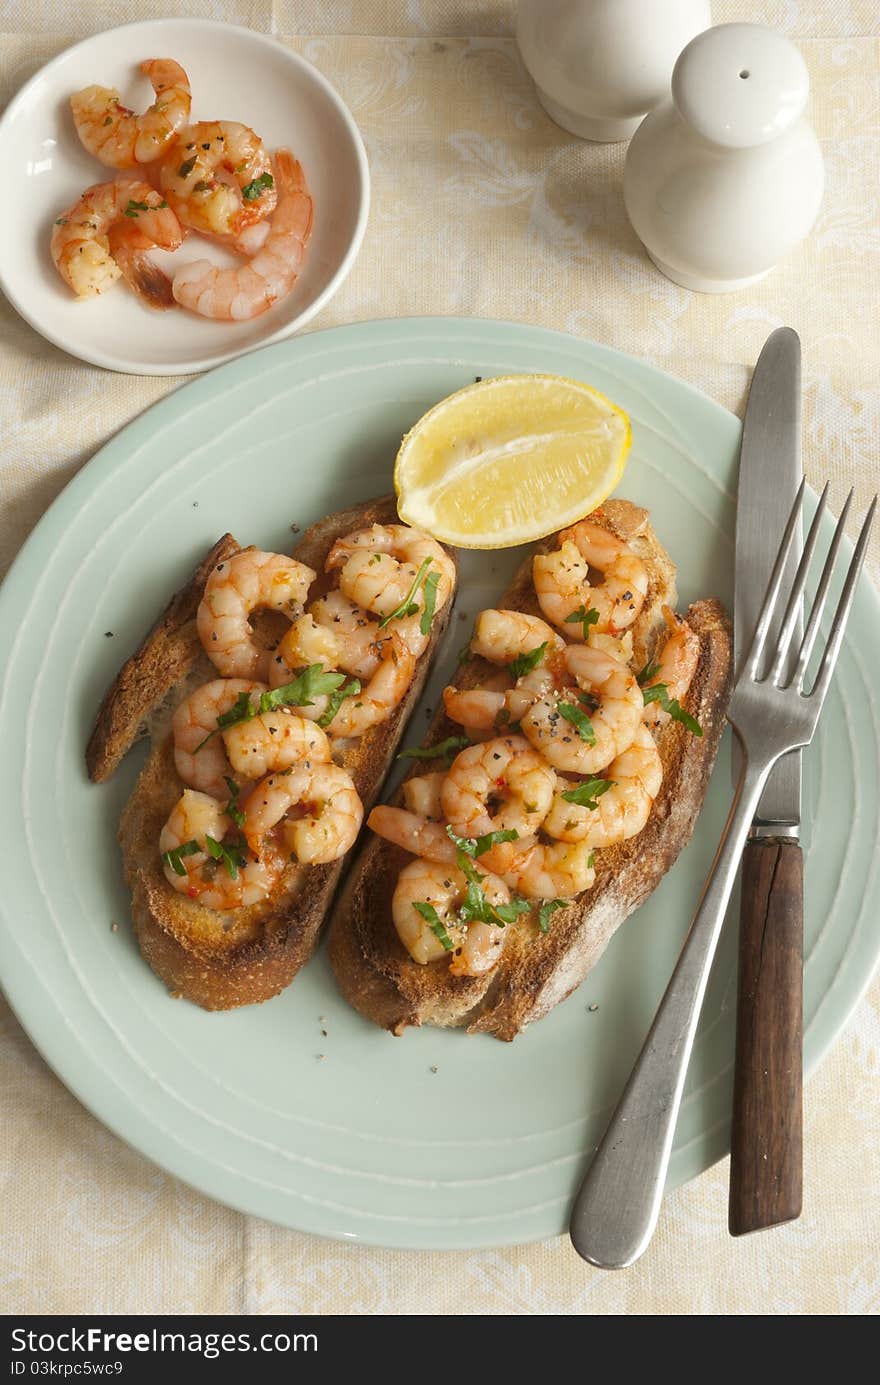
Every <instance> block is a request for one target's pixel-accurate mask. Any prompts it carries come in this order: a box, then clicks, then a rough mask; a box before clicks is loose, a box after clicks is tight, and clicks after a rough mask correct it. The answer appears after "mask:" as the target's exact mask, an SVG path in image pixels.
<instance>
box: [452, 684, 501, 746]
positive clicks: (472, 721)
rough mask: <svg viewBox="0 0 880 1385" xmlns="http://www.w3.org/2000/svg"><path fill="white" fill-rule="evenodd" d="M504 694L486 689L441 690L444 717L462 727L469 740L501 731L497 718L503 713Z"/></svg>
mask: <svg viewBox="0 0 880 1385" xmlns="http://www.w3.org/2000/svg"><path fill="white" fill-rule="evenodd" d="M504 699H505V694H504V693H503V692H492V691H490V690H489V689H488V688H466V689H465V690H464V691H460V690H459V689H458V688H444V689H443V706H444V709H445V711H446V715H447V716H448V717H449V718H450V719H451V720H452V721H457V722H458V724H459V725H460V726H463V727H464V729H465V730H466V731H467V733H468V735H469V736H470V737H471V739H475V738H476V737H478V736H483V735H485V734H486V733H487V732H488V733H490V734H493V735H494V734H497V732H498V731H500V730H501V729H502V726H501V722H499V720H498V718H499V716H500V715H501V714H502V713H503V712H504V711H505V700H504Z"/></svg>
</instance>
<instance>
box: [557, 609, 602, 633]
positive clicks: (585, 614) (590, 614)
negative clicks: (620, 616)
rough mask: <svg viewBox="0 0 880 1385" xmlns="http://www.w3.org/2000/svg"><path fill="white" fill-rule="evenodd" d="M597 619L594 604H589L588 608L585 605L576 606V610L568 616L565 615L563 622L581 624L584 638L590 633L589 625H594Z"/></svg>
mask: <svg viewBox="0 0 880 1385" xmlns="http://www.w3.org/2000/svg"><path fill="white" fill-rule="evenodd" d="M598 619H599V612H598V611H597V610H596V608H595V607H594V606H591V607H590V608H589V610H588V609H587V607H586V606H578V608H577V610H576V611H572V613H571V615H570V616H566V617H565V624H566V625H582V626H583V631H584V639H586V638H587V636H588V634H589V633H590V626H591V625H595V624H596V622H597V620H598Z"/></svg>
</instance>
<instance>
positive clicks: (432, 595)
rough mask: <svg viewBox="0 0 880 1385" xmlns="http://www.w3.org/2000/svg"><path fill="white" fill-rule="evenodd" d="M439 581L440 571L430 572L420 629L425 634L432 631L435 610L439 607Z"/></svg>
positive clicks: (426, 582) (427, 578)
mask: <svg viewBox="0 0 880 1385" xmlns="http://www.w3.org/2000/svg"><path fill="white" fill-rule="evenodd" d="M439 583H440V574H439V572H429V573H428V575H427V577H426V578H425V590H424V605H423V607H422V618H421V620H420V621H419V629H420V631H421V632H422V634H423V635H429V634H430V633H431V621H432V620H433V619H434V611H435V609H436V607H437V587H438V586H439Z"/></svg>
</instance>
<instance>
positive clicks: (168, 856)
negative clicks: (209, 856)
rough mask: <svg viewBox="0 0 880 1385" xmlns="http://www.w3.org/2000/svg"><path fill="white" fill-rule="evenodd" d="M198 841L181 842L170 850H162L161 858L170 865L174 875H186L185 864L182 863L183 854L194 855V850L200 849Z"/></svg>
mask: <svg viewBox="0 0 880 1385" xmlns="http://www.w3.org/2000/svg"><path fill="white" fill-rule="evenodd" d="M201 849H202V848H201V847H200V846H199V844H198V842H183V843H182V844H181V845H180V846H175V847H173V848H172V850H171V851H163V852H162V860H163V861H164V862H165V864H166V865H168V866H170V867H171V869H172V870H173V871H174V874H175V875H186V866H185V865H184V864H183V859H182V858H183V857H184V856H195V854H196V852H198V851H201Z"/></svg>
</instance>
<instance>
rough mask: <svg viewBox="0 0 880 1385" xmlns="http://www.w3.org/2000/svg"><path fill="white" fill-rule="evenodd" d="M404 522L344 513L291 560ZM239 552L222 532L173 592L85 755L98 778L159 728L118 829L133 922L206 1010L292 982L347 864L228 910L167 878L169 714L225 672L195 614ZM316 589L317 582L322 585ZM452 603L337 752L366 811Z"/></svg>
mask: <svg viewBox="0 0 880 1385" xmlns="http://www.w3.org/2000/svg"><path fill="white" fill-rule="evenodd" d="M396 519H397V509H396V503H395V500H394V497H393V496H383V497H381V498H380V499H378V500H373V501H369V502H367V503H365V504H363V505H357V506H354V507H353V508H351V509H348V510H343V511H340V512H338V513H336V514H332V515H329V516H327V518H325V519H323V520H321V521H320V522H319V523H318V524H315V525H313V526H312V527H311V528H310V529H308V530H306V532H305V533H304V534H303V536H302V538H301V540H300V542H299V544H298V545H297V548H296V550H295V551H294V554H293V556H294V557H296V558H298V559H299V560H300V561H301V562H304V563H307V564H308V565H309V566H310V567H312V568H314V569H315V570H316V571H317V572H319V573H320V572H322V571H323V567H324V561H325V559H326V557H327V554H328V552H329V550H330V547H331V545H332V543H333V542H334V540H335V539H337V538H338V537H339V536H340V535H342V534H345V533H349V532H351V531H352V530H354V529H360V528H363V527H364V526H365V525H370V524H388V523H391V522H395V521H396ZM238 551H240V549H239V545H238V544H237V543H236V542H235V540H234V539H233V538H232V537H231V535H228V534H227V535H225V536H224V538H223V539H221V540H220V541H219V543H218V544H215V546H214V548H213V549H212V550H211V553H210V554H209V555H208V556H207V558H206V559H205V560H204V562H203V563H201V564H200V565H199V567H198V569H197V570H196V572H195V573H194V574H193V577H192V579H191V580H190V581H189V582H188V583H187V584H186V586H185V587H184V588H182V589H181V591H180V592H178V593H177V595H176V596H175V597H173V598H172V600H171V602H170V603H169V605H168V607H167V608H166V610H165V612H164V613H163V615H162V617H161V618H160V620H159V621H158V622H157V624H156V625H155V626H154V627H153V630H152V631H151V632H150V634H149V635H148V636H147V638H146V640H145V641H144V643H143V644H142V645H141V646H140V648H139V649H138V650H137V651H136V653H135V654H133V655H132V657H131V659H129V660H128V661H127V663H126V664H125V665H124V667H123V668H122V669H121V670H120V673H119V675H118V677H117V678H116V680H115V682H114V683H113V685H112V687H111V688H110V690H109V692H108V693H107V696H106V697H105V698H104V701H103V703H102V704H101V709H100V712H99V714H98V721H97V724H96V726H95V730H94V732H93V734H92V737H91V740H90V741H89V747H88V752H87V763H88V769H89V774H90V776H91V777H92V778H93V779H94V780H96V781H100V780H102V779H105V778H107V776H108V775H109V774H111V773H112V771H113V769H114V768H115V767H116V765H117V764H118V763H119V761H120V760H121V759H122V756H123V755H124V754H125V753H126V751H127V750H128V748H129V747H130V745H131V744H133V742H134V741H135V740H136V739H137V738H138V737H139V735H141V734H142V733H143V730H144V728H145V727H146V728H147V729H148V730H149V732H150V734H151V738H152V747H151V751H150V755H149V757H148V760H147V763H146V765H145V766H144V769H143V770H142V772H141V774H140V777H139V778H138V781H137V784H136V785H135V788H134V791H133V793H132V795H131V797H130V798H129V801H128V803H127V804H126V806H125V809H124V810H123V814H122V818H121V822H120V829H119V841H120V845H121V847H122V855H123V865H124V870H125V878H126V881H127V883H128V886H129V888H130V890H131V895H132V919H133V922H134V926H135V932H136V935H137V939H138V943H139V945H140V948H141V951H142V953H143V955H144V957H145V958H146V960H147V961H148V962H149V964H150V966H151V967H152V968H153V970H154V971H155V972H156V973H157V974H158V975H159V976H160V977H161V978H162V980H163V981H164V982H165V983H166V984H167V985H168V987H169V988H170V990H171V991H172V993H173V994H175V995H179V996H183V997H185V998H186V999H188V1000H191V1001H193V1002H194V1003H195V1004H197V1005H200V1006H202V1007H203V1008H204V1009H207V1010H228V1009H232V1008H234V1007H236V1006H240V1005H251V1004H254V1003H256V1002H259V1001H262V1000H266V999H268V998H269V997H270V996H273V995H276V994H277V993H278V992H279V991H280V990H283V989H284V987H285V986H287V985H289V984H290V982H291V981H292V980H293V978H294V976H295V975H296V973H297V972H298V971H299V969H300V967H302V966H303V964H304V963H305V962H306V961H308V959H309V957H310V956H311V955H312V952H313V951H314V949H315V946H316V945H317V941H318V938H319V935H320V931H321V926H322V924H323V921H324V918H325V915H326V913H327V909H328V906H329V904H330V901H331V899H332V896H333V894H334V891H335V889H336V886H337V883H338V881H339V877H340V874H341V873H342V870H343V866H344V861H342V860H340V861H335V862H333V863H332V864H330V865H325V866H311V867H308V868H303V867H300V866H297V865H295V864H292V865H291V866H289V867H288V868H287V870H286V871H285V872H284V874H283V875H282V877H281V879H280V881H279V883H278V885H277V886H276V888H275V889H274V890H273V892H272V894H271V895H270V896H269V897H268V898H267V899H265V900H263V901H261V902H260V903H259V904H254V905H249V906H247V907H246V908H242V909H236V910H234V911H232V912H231V913H230V914H228V915H225V916H224V915H221V914H218V913H216V912H215V911H213V910H210V909H205V908H203V907H202V906H201V905H200V904H199V903H198V902H197V901H195V900H190V899H187V898H186V897H185V896H184V895H182V894H178V893H176V892H175V891H174V890H172V889H171V887H170V886H169V885H168V882H167V880H166V879H165V876H164V872H163V870H162V864H161V860H160V857H159V852H158V845H157V843H158V839H159V832H160V830H161V828H162V825H163V823H164V822H165V820H166V818H167V817H168V815H169V813H170V811H171V809H172V807H173V806H174V803H175V802H176V800H177V799H178V797H179V796H180V794H181V793H182V791H183V788H184V785H183V784H182V782H181V781H180V779H179V778H178V776H177V773H176V771H175V768H174V758H173V751H172V742H171V730H170V719H171V713H172V711H173V706H174V705H176V703H177V702H178V701H179V700H180V698H181V697H182V696H183V695H184V694H185V693H186V692H187V691H189V689H190V688H191V687H195V686H198V684H199V683H200V682H203V681H206V680H208V679H210V678H212V677H217V673H216V670H215V669H214V668H213V666H212V665H211V664H210V662H209V661H208V659H207V657H206V656H205V654H204V652H203V650H202V647H201V643H200V641H199V639H198V634H197V631H196V628H195V615H196V611H197V609H198V604H199V601H200V600H201V595H202V591H203V590H204V586H205V582H206V581H207V578H208V575H209V574H210V572H211V571H212V569H213V567H214V565H215V564H216V563H217V562H218V561H222V560H223V558H224V557H229V556H231V555H232V554H233V553H235V552H238ZM318 589H319V584H316V586H315V587H314V588H313V590H314V591H317V590H318ZM452 605H453V603H452V601H450V602H448V603H447V605H446V606H445V607H444V608H443V610H442V611H441V612H439V614H438V615H437V616H436V617H435V619H434V624H433V628H432V631H431V640H430V643H429V645H428V648H427V650H426V651H425V653H424V654H423V655H422V657H421V659H420V660H419V664H418V668H417V672H416V676H415V678H414V680H413V683H412V685H411V686H410V688H409V690H408V691H407V694H406V696H405V697H404V698H403V699H402V701H401V703H400V704H399V706H398V707H397V708H396V709H395V711H394V712H393V714H392V716H391V717H390V718H389V719H388V720H387V721H385V722H383V723H382V725H381V726H379V727H377V728H376V729H375V731H372V732H368V733H367V734H366V735H365V736H363V737H362V738H361V739H360V740H358V741H348V742H342V743H340V746H341V749H340V753H339V754H337V755H336V758H337V760H338V761H339V763H341V764H343V765H344V766H345V768H346V769H347V770H348V772H349V774H350V775H351V776H352V779H353V780H354V783H355V786H356V788H357V790H358V793H359V794H360V796H361V798H362V800H363V802H364V807H365V809H366V810H367V811H369V808H370V806H371V805H372V803H373V802H374V800H375V798H376V795H377V794H378V792H379V789H380V788H381V785H382V780H383V779H384V777H385V774H386V773H387V770H388V767H389V765H390V763H391V761H392V759H393V756H394V753H395V751H396V749H397V746H398V744H399V741H400V737H401V735H402V733H403V729H404V727H405V725H406V722H407V720H408V718H409V716H410V713H411V712H412V710H413V707H414V706H415V703H416V702H417V700H418V698H419V695H420V693H421V689H422V686H423V684H424V681H425V678H426V677H427V674H428V671H429V669H430V665H431V663H432V661H433V657H434V654H435V653H436V650H437V647H438V645H439V641H440V640H441V638H442V636H443V632H444V630H445V629H446V626H447V624H448V621H449V617H450V613H451V610H452Z"/></svg>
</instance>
